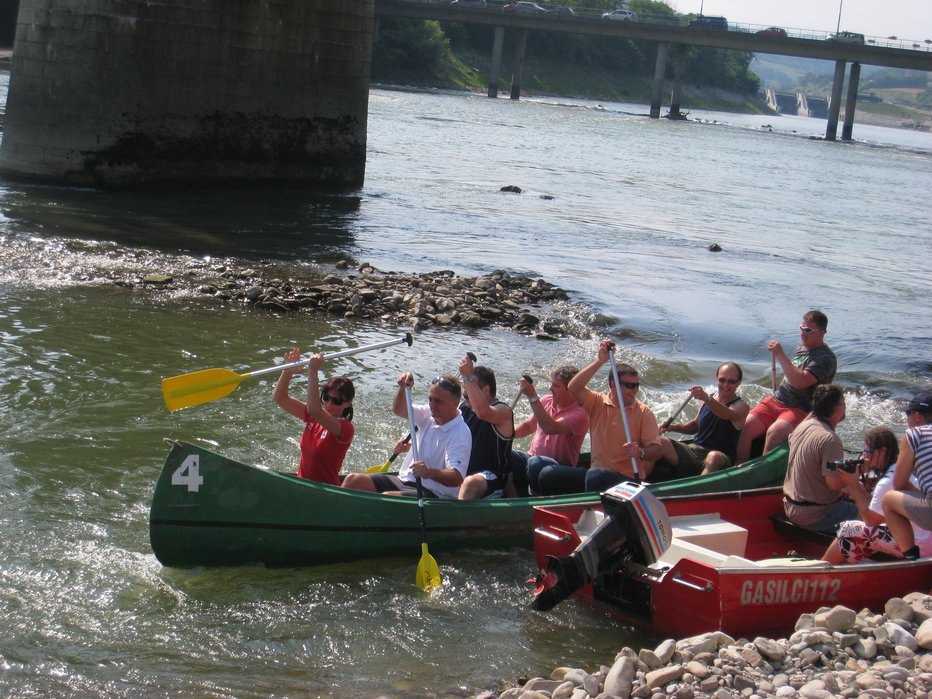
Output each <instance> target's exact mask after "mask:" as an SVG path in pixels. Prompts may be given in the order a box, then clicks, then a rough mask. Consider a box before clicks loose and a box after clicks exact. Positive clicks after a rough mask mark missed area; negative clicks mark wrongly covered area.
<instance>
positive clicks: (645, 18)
mask: <svg viewBox="0 0 932 699" xmlns="http://www.w3.org/2000/svg"><path fill="white" fill-rule="evenodd" d="M404 1H406V2H411V3H412V4H423V5H449V4H450V0H404ZM506 4H508V3H507V2H505V0H487V4H486V6H485V7H482V6H478V5H469V4H466V3H464V4H463V5H462V7H468V8H469V9H470V10H471V11H474V12H485V13H495V12H502V11H503V10H502V8H503V7H504V6H505V5H506ZM537 4H538V5H540V6H541V7H543V8H544V9H546V10H551V9H553V8H556V7H562V5H561V4H560V3H559V2H556V3H552V2H538V3H537ZM573 12H575V15H569V14H556V13H555V14H553V15H552V16H553V17H554V18H555V19H558V20H559V21H561V22H573V21H578V20H583V19H585V20H591V19H599V18H601V17H602V15H603V14H605V13H606V12H607V10H605V9H604V8H596V7H585V6H578V5H577V6H574V7H573ZM693 18H694V15H684V14H677V15H676V16H675V17H671V16H669V15H659V14H656V15H650V14H645V13H638V22H639V23H643V24H659V25H665V26H681V27H685V26H687V25H688V24H689V21H690V20H691V19H693ZM767 28H768V25H763V24H744V23H741V22H732V21H730V20H729V23H728V31H730V32H744V33H748V34H755V33H757V32H758V31H760V30H762V29H767ZM783 29H784V30H785V31H786V34H787V38H790V39H809V40H812V41H825V40H826V39H828V38H829V36H831V34H832V33H831V32H826V31H824V30H816V29H802V28H797V27H783ZM706 31H707V30H706ZM864 41H865V43H866V44H868V45H870V46H878V47H882V48H894V49H906V50H913V51H932V39H922V40H919V39H900V38H898V37H895V36H887V37H882V36H867V35H865V39H864Z"/></svg>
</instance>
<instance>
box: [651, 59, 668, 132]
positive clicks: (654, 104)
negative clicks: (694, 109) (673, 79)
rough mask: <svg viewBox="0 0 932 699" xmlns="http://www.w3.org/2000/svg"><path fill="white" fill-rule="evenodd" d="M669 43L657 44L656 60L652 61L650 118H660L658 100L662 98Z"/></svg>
mask: <svg viewBox="0 0 932 699" xmlns="http://www.w3.org/2000/svg"><path fill="white" fill-rule="evenodd" d="M668 46H669V44H667V43H660V44H657V60H656V61H655V62H654V83H653V86H652V89H651V95H650V118H651V119H659V118H660V101H661V100H662V99H663V76H664V74H665V73H666V70H667V48H668Z"/></svg>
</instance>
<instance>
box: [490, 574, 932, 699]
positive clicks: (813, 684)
mask: <svg viewBox="0 0 932 699" xmlns="http://www.w3.org/2000/svg"><path fill="white" fill-rule="evenodd" d="M930 651H932V596H930V595H929V594H925V593H919V592H916V593H911V594H909V595H906V596H905V597H903V598H893V599H890V600H889V601H888V602H887V604H886V605H885V607H884V609H883V610H882V611H879V610H869V609H863V610H860V611H855V610H852V609H848V608H846V607H843V606H837V607H833V608H822V609H819V610H818V611H816V612H814V613H812V614H804V615H802V616H800V617H799V619H798V620H797V622H796V625H795V627H794V632H793V633H792V634H791V635H790V636H789V637H788V638H779V639H771V638H764V637H757V638H754V639H744V638H739V639H735V638H732V637H730V636H728V635H727V634H725V633H721V632H719V631H715V632H710V633H705V634H702V635H699V636H694V637H692V638H685V639H680V640H674V639H667V640H664V641H663V642H662V643H660V645H658V646H656V647H655V648H642V649H640V650H635V649H633V648H629V647H625V648H622V649H621V650H620V651H619V652H618V654H617V655H616V656H615V658H614V660H612V661H611V664H606V665H602V666H601V667H599V668H590V669H585V668H575V667H558V668H555V669H554V670H553V671H552V672H551V673H550V675H549V676H548V677H534V678H530V679H526V680H525V679H522V680H521V681H519V682H512V683H510V686H509V684H508V683H504V684H503V686H502V688H501V689H500V690H499V691H498V692H492V691H487V692H483V693H481V694H477V695H474V696H473V699H616V698H617V699H628V697H635V698H636V699H661V698H664V697H667V698H674V699H694V698H695V697H712V698H714V699H732V698H745V699H768V698H769V697H803V698H805V699H829V698H832V697H842V698H843V699H887V698H889V699H905V698H906V697H917V698H918V699H928V697H930V696H932V652H930Z"/></svg>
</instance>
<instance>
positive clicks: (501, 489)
mask: <svg viewBox="0 0 932 699" xmlns="http://www.w3.org/2000/svg"><path fill="white" fill-rule="evenodd" d="M470 475H473V476H482V477H483V478H484V479H485V492H484V493H483V494H482V497H483V498H493V499H494V498H500V497H503V496H504V494H505V485H507V481H506V479H505V478H502V477H501V476H499V475H498V474H497V473H493V472H492V471H480V472H479V473H473V474H470Z"/></svg>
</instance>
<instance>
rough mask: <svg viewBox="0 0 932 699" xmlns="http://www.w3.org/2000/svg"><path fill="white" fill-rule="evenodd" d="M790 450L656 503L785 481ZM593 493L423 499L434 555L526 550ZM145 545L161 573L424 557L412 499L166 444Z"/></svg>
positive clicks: (682, 486) (669, 490)
mask: <svg viewBox="0 0 932 699" xmlns="http://www.w3.org/2000/svg"><path fill="white" fill-rule="evenodd" d="M786 454H787V452H786V448H785V447H783V448H780V449H777V450H775V451H773V452H771V453H770V454H768V455H767V456H765V457H761V458H759V459H755V460H753V461H749V462H748V463H746V464H743V465H742V466H739V467H737V468H731V469H727V470H725V471H720V472H717V473H713V474H711V475H708V476H696V477H693V478H683V479H680V480H676V481H669V482H666V483H658V484H654V485H652V486H650V488H651V490H652V491H654V493H655V494H657V495H658V496H661V497H663V496H669V495H689V494H697V493H698V494H701V493H720V492H727V491H733V490H748V489H751V488H761V487H765V486H771V485H778V484H781V483H782V482H783V476H784V474H785V472H786ZM596 500H598V494H596V493H579V494H575V495H558V496H550V497H532V498H514V499H500V500H480V501H470V502H457V501H451V500H428V501H427V503H426V514H427V540H428V543H429V545H430V550H431V552H432V553H438V552H441V551H450V550H453V549H462V548H506V547H511V546H524V547H528V548H530V547H532V546H533V545H534V542H533V531H532V528H533V508H534V507H535V506H537V505H555V504H559V503H580V502H593V501H596ZM149 539H150V541H151V543H152V550H153V551H154V552H155V556H156V558H158V560H159V561H160V562H161V563H162V564H163V565H165V566H172V567H192V566H232V565H243V564H250V563H254V564H263V565H267V566H305V565H319V564H324V563H335V562H339V561H352V560H359V559H366V558H382V557H387V556H414V555H416V554H417V553H418V552H419V551H420V543H421V537H420V529H419V518H418V508H417V498H412V497H400V496H390V495H376V494H372V493H363V492H360V491H357V490H344V489H342V488H336V487H333V486H329V485H323V484H321V483H315V482H313V481H308V480H303V479H299V478H298V477H297V476H294V475H291V474H287V473H281V472H278V471H272V470H268V469H265V468H259V467H257V466H249V465H247V464H242V463H239V462H237V461H233V460H232V459H228V458H226V457H224V456H221V455H219V454H215V453H213V452H211V451H208V450H206V449H202V448H201V447H197V446H194V445H192V444H187V443H184V442H171V451H170V452H169V454H168V457H167V458H166V459H165V464H164V466H163V467H162V473H161V475H160V476H159V480H158V483H156V486H155V493H154V494H153V496H152V508H151V510H150V512H149Z"/></svg>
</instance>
